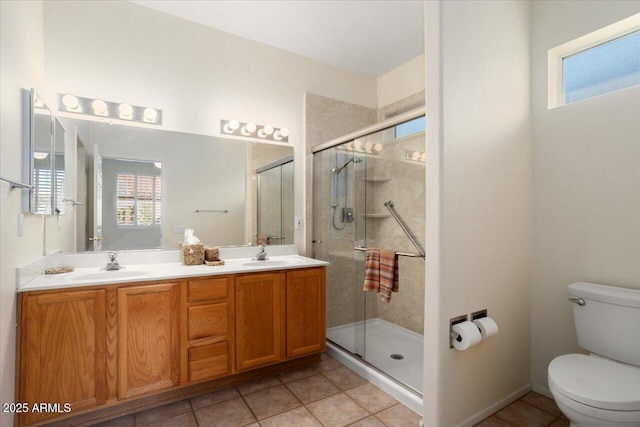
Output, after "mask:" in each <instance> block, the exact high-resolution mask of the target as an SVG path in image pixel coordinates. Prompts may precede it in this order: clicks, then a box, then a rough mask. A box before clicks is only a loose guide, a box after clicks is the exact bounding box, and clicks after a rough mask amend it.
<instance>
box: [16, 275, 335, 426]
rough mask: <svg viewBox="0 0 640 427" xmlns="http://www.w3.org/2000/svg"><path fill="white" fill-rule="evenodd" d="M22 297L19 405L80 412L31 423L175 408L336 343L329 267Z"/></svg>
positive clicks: (21, 418) (41, 415) (43, 416)
mask: <svg viewBox="0 0 640 427" xmlns="http://www.w3.org/2000/svg"><path fill="white" fill-rule="evenodd" d="M18 301H19V320H20V321H19V332H18V339H19V342H18V346H19V347H18V348H19V354H18V358H19V365H18V366H19V371H18V393H17V399H18V400H17V401H19V402H29V403H30V404H31V405H33V403H39V402H42V403H50V404H55V403H59V404H60V406H61V408H62V409H64V408H63V407H62V405H64V404H65V403H69V404H70V405H71V409H72V412H71V413H70V414H65V413H57V412H33V411H29V412H28V413H22V414H18V416H17V423H18V425H20V426H23V425H33V424H39V423H47V422H53V421H56V422H57V421H59V420H61V419H64V418H65V417H73V416H74V415H77V416H78V417H84V418H82V419H84V420H90V421H93V420H96V419H97V420H100V419H104V418H100V417H105V415H104V414H105V411H106V413H107V414H108V413H109V411H113V412H114V413H117V411H118V408H119V407H121V405H125V407H126V408H128V410H131V408H134V409H135V408H138V409H140V408H144V407H147V406H145V405H148V404H149V403H148V399H147V397H148V398H149V399H156V400H155V402H163V401H164V400H162V399H165V400H168V401H171V400H175V398H176V396H181V393H183V395H184V396H189V395H193V393H194V392H193V391H190V390H192V389H194V388H197V390H198V391H199V392H200V393H202V392H203V391H206V390H209V388H208V387H212V388H213V389H215V388H219V387H220V386H221V385H226V384H228V383H233V381H236V382H239V381H243V380H246V379H248V378H256V377H259V376H260V375H269V374H270V372H271V371H269V369H270V368H266V369H267V370H264V369H263V370H262V371H260V369H258V368H261V367H265V366H268V365H274V364H279V363H281V362H286V363H287V364H289V365H292V366H303V365H304V363H307V364H308V361H309V360H319V357H318V358H317V359H316V358H315V357H314V356H313V355H314V354H315V355H318V353H320V352H322V351H323V350H324V346H325V342H324V341H325V268H324V267H312V268H303V269H296V270H284V271H270V272H258V273H246V274H229V275H225V276H209V277H202V278H193V279H181V280H175V281H171V280H166V281H158V282H145V283H125V284H113V285H104V286H99V287H98V286H96V287H84V288H80V289H76V290H69V289H57V290H48V291H31V292H24V293H21V294H20V295H19V299H18ZM305 356H306V357H305ZM293 359H300V364H296V361H295V360H293ZM305 359H307V360H305ZM290 361H291V362H290ZM283 366H285V365H284V364H283V365H282V366H281V367H276V368H274V369H275V370H276V371H277V370H278V369H282V367H283ZM254 369H256V370H257V371H258V372H257V373H254V372H249V371H252V370H254ZM232 376H233V377H232ZM225 377H232V378H229V379H227V378H225ZM210 381H211V385H209V382H210ZM183 390H184V391H183ZM189 393H191V394H189ZM165 394H166V395H167V397H164V395H165ZM142 398H144V399H142ZM138 402H139V403H138ZM145 402H146V403H145ZM101 408H102V409H101ZM110 408H113V409H110ZM98 409H100V411H98V413H100V414H101V415H94V413H95V411H96V410H98ZM91 416H95V417H98V418H91ZM83 423H84V421H83ZM85 424H86V423H85Z"/></svg>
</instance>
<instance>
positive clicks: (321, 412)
mask: <svg viewBox="0 0 640 427" xmlns="http://www.w3.org/2000/svg"><path fill="white" fill-rule="evenodd" d="M420 419H421V417H420V416H419V415H418V414H416V413H415V412H413V411H411V410H410V409H409V408H407V407H406V406H404V405H403V404H401V403H399V402H398V401H397V400H396V399H394V398H393V397H391V396H390V395H388V394H387V393H385V392H384V391H382V390H380V389H379V388H377V387H376V386H374V385H373V384H371V383H369V382H368V381H367V380H365V379H364V378H362V377H361V376H359V375H357V374H356V373H355V372H353V371H351V370H349V369H348V368H346V367H345V366H343V365H342V364H341V363H340V362H338V361H337V360H335V359H333V358H331V357H329V356H328V355H326V354H323V355H322V361H321V362H320V363H319V364H317V365H314V366H311V367H307V368H302V369H298V370H294V371H290V372H285V373H283V374H280V375H278V376H273V377H268V378H264V379H262V380H258V381H253V382H249V383H244V384H240V385H238V386H237V387H230V388H227V389H224V390H219V391H216V392H213V393H208V394H204V395H201V396H197V397H194V398H192V399H187V400H183V401H180V402H176V403H171V404H168V405H165V406H161V407H158V408H154V409H149V410H147V411H143V412H138V413H136V414H132V415H127V416H125V417H122V418H118V419H115V420H111V421H108V422H105V423H102V424H99V426H101V427H104V426H110V427H133V426H149V427H174V426H175V427H183V426H184V427H198V426H199V427H216V426H224V427H234V426H237V427H241V426H248V427H259V426H262V427H287V426H291V427H307V426H309V427H312V426H318V427H322V426H325V427H342V426H354V427H384V426H387V427H404V426H406V427H416V426H417V425H418V422H419V420H420Z"/></svg>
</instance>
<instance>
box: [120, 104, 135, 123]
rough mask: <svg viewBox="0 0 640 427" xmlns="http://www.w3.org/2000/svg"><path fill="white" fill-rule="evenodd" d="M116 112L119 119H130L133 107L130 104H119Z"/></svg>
mask: <svg viewBox="0 0 640 427" xmlns="http://www.w3.org/2000/svg"><path fill="white" fill-rule="evenodd" d="M118 112H119V113H120V118H121V119H131V118H132V117H133V107H132V106H131V104H120V105H119V106H118Z"/></svg>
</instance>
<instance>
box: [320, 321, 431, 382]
mask: <svg viewBox="0 0 640 427" xmlns="http://www.w3.org/2000/svg"><path fill="white" fill-rule="evenodd" d="M364 327H365V325H364V322H355V323H349V324H346V325H341V326H336V327H333V328H328V329H327V339H328V340H330V341H332V342H334V343H335V344H338V345H339V346H340V347H343V348H345V349H347V350H348V351H350V352H352V353H355V354H356V355H359V356H360V357H362V358H363V359H364V360H365V361H366V362H368V363H369V364H371V365H373V366H375V367H376V368H378V369H379V370H380V371H382V372H384V373H386V374H387V375H389V376H390V377H392V378H394V379H396V380H397V381H400V382H402V383H404V384H406V385H407V386H409V387H411V388H412V389H414V390H416V391H418V392H420V393H422V365H423V359H424V357H423V351H424V349H423V342H424V337H423V336H422V335H420V334H418V333H416V332H413V331H410V330H408V329H405V328H403V327H401V326H398V325H394V324H393V323H391V322H388V321H386V320H382V319H380V318H377V317H376V318H373V319H368V320H367V322H366V340H365V336H364ZM365 342H366V345H365Z"/></svg>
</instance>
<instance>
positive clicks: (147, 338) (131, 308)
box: [117, 283, 180, 400]
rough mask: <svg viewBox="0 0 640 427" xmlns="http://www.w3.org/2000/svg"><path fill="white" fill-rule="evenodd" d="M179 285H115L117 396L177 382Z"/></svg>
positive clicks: (127, 396) (169, 385)
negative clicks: (116, 298) (116, 288)
mask: <svg viewBox="0 0 640 427" xmlns="http://www.w3.org/2000/svg"><path fill="white" fill-rule="evenodd" d="M179 286H180V285H179V283H160V284H148V285H141V286H130V287H122V288H118V291H117V293H118V315H117V316H118V399H120V400H122V399H126V398H129V397H134V396H140V395H144V394H148V393H150V392H153V391H156V390H161V389H165V388H169V387H172V386H176V385H178V384H179V381H180V371H179V361H180V341H179V335H178V334H179V331H180V315H179V313H180V305H179V295H180V292H179Z"/></svg>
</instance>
